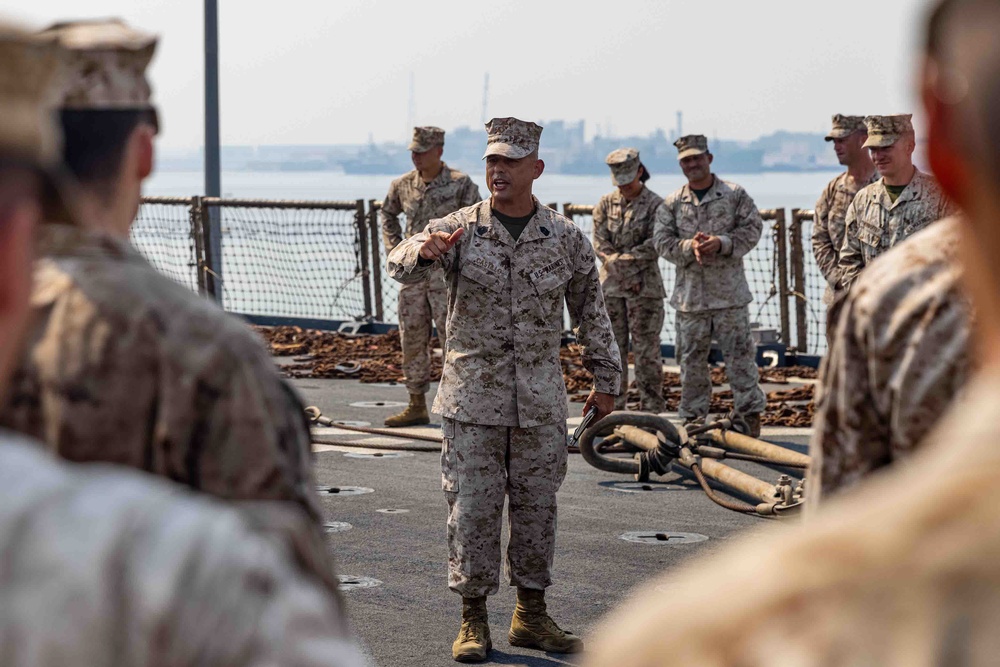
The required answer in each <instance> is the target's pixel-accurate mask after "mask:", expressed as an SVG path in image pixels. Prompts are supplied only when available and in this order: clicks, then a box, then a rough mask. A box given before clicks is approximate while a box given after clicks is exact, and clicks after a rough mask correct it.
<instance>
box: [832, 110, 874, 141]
mask: <svg viewBox="0 0 1000 667" xmlns="http://www.w3.org/2000/svg"><path fill="white" fill-rule="evenodd" d="M867 131H868V130H867V128H866V127H865V117H864V116H845V115H843V114H839V113H838V114H835V115H834V117H833V129H832V130H830V134H828V135H826V140H827V141H833V140H834V139H843V138H844V137H849V136H851V135H852V134H854V133H855V132H867Z"/></svg>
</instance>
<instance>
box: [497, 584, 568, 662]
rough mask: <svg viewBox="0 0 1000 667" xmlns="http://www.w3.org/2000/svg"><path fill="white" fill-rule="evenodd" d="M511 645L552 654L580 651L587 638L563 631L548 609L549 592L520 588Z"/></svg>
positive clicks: (510, 636)
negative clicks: (547, 595)
mask: <svg viewBox="0 0 1000 667" xmlns="http://www.w3.org/2000/svg"><path fill="white" fill-rule="evenodd" d="M508 639H510V645H511V646H522V647H525V648H537V649H540V650H542V651H548V652H549V653H579V652H580V651H582V650H583V640H581V639H580V638H579V637H577V636H576V635H574V634H573V633H572V632H566V631H565V630H562V629H561V628H560V627H559V626H558V625H556V622H555V621H553V620H552V618H551V617H550V616H549V615H548V614H547V613H546V612H545V591H536V590H532V589H529V588H518V589H517V607H515V608H514V618H512V619H510V634H509V635H508Z"/></svg>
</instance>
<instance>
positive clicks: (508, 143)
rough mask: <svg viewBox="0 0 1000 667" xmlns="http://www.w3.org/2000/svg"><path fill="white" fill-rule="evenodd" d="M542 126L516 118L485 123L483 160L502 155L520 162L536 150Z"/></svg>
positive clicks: (498, 119) (497, 119) (494, 119)
mask: <svg viewBox="0 0 1000 667" xmlns="http://www.w3.org/2000/svg"><path fill="white" fill-rule="evenodd" d="M541 136H542V126H541V125H537V124H535V123H532V122H529V121H524V120H518V119H517V118H493V119H492V120H490V122H488V123H486V152H485V153H483V159H484V160H485V159H486V158H488V157H489V156H491V155H502V156H503V157H508V158H510V159H512V160H520V159H521V158H523V157H527V156H529V155H531V154H532V153H534V152H535V151H537V150H538V142H539V140H540V139H541Z"/></svg>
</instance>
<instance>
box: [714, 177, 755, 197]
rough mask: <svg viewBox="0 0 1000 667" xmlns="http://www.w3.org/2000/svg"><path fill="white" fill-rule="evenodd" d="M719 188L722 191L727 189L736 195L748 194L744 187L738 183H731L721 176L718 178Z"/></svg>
mask: <svg viewBox="0 0 1000 667" xmlns="http://www.w3.org/2000/svg"><path fill="white" fill-rule="evenodd" d="M719 189H720V190H723V191H726V190H729V191H730V192H732V193H733V194H736V195H739V194H748V193H747V191H746V188H744V187H743V186H742V185H740V184H739V183H733V182H732V181H727V180H725V179H722V178H720V179H719Z"/></svg>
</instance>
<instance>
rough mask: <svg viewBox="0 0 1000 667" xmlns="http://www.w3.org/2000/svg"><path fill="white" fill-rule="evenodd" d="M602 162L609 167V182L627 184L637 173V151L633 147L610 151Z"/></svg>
mask: <svg viewBox="0 0 1000 667" xmlns="http://www.w3.org/2000/svg"><path fill="white" fill-rule="evenodd" d="M604 162H605V163H606V164H607V165H608V166H609V167H610V168H611V182H612V183H614V184H615V185H628V184H629V183H631V182H632V181H634V180H635V177H636V176H638V175H639V151H637V150H636V149H634V148H619V149H618V150H614V151H611V152H610V153H608V157H606V158H605V159H604Z"/></svg>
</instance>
